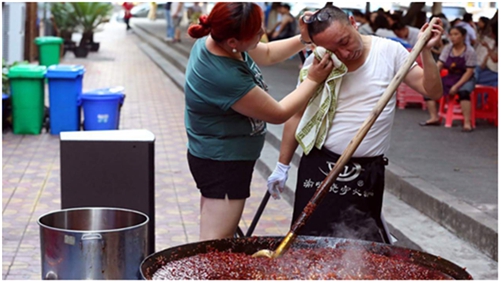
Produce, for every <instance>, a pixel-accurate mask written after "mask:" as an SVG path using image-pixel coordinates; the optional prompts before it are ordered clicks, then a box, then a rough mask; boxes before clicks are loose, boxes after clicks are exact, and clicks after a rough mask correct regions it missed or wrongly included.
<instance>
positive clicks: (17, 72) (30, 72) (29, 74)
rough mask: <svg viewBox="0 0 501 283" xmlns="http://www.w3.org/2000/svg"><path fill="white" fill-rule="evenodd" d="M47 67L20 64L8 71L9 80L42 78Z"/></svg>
mask: <svg viewBox="0 0 501 283" xmlns="http://www.w3.org/2000/svg"><path fill="white" fill-rule="evenodd" d="M46 70H47V67H45V66H40V65H30V64H21V65H16V66H13V67H11V68H10V69H9V73H8V75H7V76H8V77H9V78H33V79H41V78H44V76H45V72H46Z"/></svg>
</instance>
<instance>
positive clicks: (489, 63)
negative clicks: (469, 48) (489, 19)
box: [475, 23, 498, 87]
mask: <svg viewBox="0 0 501 283" xmlns="http://www.w3.org/2000/svg"><path fill="white" fill-rule="evenodd" d="M489 31H490V34H489V35H485V36H484V37H483V40H482V41H481V42H480V44H481V45H482V47H483V48H484V49H485V53H483V55H482V56H483V57H480V58H479V62H480V63H479V64H478V66H477V68H476V70H475V77H476V78H477V84H480V85H486V86H495V87H497V86H498V25H497V23H492V24H491V25H490V27H489ZM477 55H478V53H477Z"/></svg>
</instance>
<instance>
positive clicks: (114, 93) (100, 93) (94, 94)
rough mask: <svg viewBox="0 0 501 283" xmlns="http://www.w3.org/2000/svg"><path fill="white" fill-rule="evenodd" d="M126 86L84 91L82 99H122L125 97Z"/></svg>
mask: <svg viewBox="0 0 501 283" xmlns="http://www.w3.org/2000/svg"><path fill="white" fill-rule="evenodd" d="M124 92H125V88H124V87H122V86H116V87H108V88H99V89H94V90H90V91H86V92H84V93H82V99H87V100H101V99H120V100H123V98H124V97H125V93H124Z"/></svg>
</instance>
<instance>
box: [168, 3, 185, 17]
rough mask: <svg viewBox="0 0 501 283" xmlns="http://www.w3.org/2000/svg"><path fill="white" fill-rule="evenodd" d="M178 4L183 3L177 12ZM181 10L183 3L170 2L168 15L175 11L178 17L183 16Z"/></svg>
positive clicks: (172, 14) (173, 13) (174, 13)
mask: <svg viewBox="0 0 501 283" xmlns="http://www.w3.org/2000/svg"><path fill="white" fill-rule="evenodd" d="M179 5H183V6H182V7H181V9H179V12H177V9H178V6H179ZM183 10H184V3H181V2H172V4H171V6H170V15H171V16H174V15H176V12H177V16H178V17H179V18H181V17H182V16H183V12H184V11H183Z"/></svg>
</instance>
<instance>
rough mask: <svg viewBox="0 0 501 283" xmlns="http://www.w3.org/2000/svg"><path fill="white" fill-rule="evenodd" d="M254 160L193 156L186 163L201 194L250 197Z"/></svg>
mask: <svg viewBox="0 0 501 283" xmlns="http://www.w3.org/2000/svg"><path fill="white" fill-rule="evenodd" d="M255 164H256V161H255V160H253V161H219V160H211V159H203V158H198V157H196V156H193V155H192V154H191V153H190V151H189V150H188V165H189V166H190V171H191V175H192V176H193V179H195V183H196V184H197V188H198V189H200V193H201V194H202V196H204V197H206V198H215V199H225V198H228V199H246V198H248V197H250V184H251V180H252V172H254V165H255Z"/></svg>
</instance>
